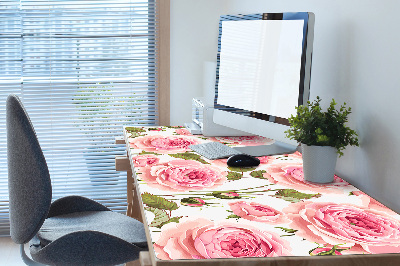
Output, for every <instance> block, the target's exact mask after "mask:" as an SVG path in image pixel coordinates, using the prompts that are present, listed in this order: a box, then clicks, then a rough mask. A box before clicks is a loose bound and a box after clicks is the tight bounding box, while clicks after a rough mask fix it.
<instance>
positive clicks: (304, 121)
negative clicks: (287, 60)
mask: <svg viewBox="0 0 400 266" xmlns="http://www.w3.org/2000/svg"><path fill="white" fill-rule="evenodd" d="M320 102H321V99H320V98H319V97H317V99H316V100H315V101H314V102H308V106H304V105H301V106H299V107H296V110H297V115H296V116H293V115H292V116H291V117H290V118H289V123H290V129H289V130H287V131H285V133H286V136H287V137H288V138H289V139H294V140H296V141H298V142H300V143H303V144H306V145H310V146H311V145H314V146H332V147H335V148H336V149H337V152H338V154H339V156H342V155H343V150H344V149H345V148H346V146H347V145H352V146H358V145H359V144H358V138H357V133H356V132H355V131H354V130H352V129H350V128H349V127H348V126H346V123H347V121H348V118H347V117H348V115H349V114H350V113H351V108H350V107H348V108H347V106H346V103H344V104H343V105H342V106H340V108H339V110H336V108H335V106H336V102H335V100H334V99H332V101H331V103H330V105H329V107H328V109H327V111H326V112H323V111H322V109H321V106H320Z"/></svg>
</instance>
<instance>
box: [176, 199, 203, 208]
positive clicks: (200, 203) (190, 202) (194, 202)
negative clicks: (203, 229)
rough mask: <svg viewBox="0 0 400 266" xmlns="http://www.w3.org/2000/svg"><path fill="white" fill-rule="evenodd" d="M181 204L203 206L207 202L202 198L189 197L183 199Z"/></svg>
mask: <svg viewBox="0 0 400 266" xmlns="http://www.w3.org/2000/svg"><path fill="white" fill-rule="evenodd" d="M181 204H182V205H185V206H189V207H202V206H204V205H205V204H206V202H205V201H204V200H202V199H201V198H193V197H189V198H184V199H181Z"/></svg>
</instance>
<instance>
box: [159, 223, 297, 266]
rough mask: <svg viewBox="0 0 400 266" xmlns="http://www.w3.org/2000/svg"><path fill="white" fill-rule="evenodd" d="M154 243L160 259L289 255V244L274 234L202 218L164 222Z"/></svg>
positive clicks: (246, 226)
mask: <svg viewBox="0 0 400 266" xmlns="http://www.w3.org/2000/svg"><path fill="white" fill-rule="evenodd" d="M153 246H154V249H155V251H156V252H157V253H158V255H157V257H158V258H159V259H162V260H174V259H212V258H238V257H276V256H290V255H291V254H290V253H289V252H290V250H289V243H288V242H287V241H286V240H284V239H282V238H280V237H279V235H277V234H275V233H272V232H265V231H260V230H258V229H256V228H254V227H251V226H248V225H240V224H232V223H227V222H220V223H214V222H212V221H210V220H207V219H204V218H198V219H187V220H186V221H185V220H184V219H181V222H180V223H179V224H169V225H166V226H165V227H163V231H162V232H161V235H160V238H159V240H158V241H156V243H155V244H154V245H153Z"/></svg>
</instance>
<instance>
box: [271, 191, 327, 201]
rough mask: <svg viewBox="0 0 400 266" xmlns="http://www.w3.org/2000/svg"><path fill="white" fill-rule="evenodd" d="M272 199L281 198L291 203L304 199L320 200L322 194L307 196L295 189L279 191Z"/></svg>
mask: <svg viewBox="0 0 400 266" xmlns="http://www.w3.org/2000/svg"><path fill="white" fill-rule="evenodd" d="M271 197H275V198H280V199H283V200H286V201H289V202H299V201H300V200H302V199H311V198H319V197H321V194H319V193H317V194H307V193H302V192H299V191H297V190H295V189H279V190H278V191H277V192H276V193H275V195H272V196H271Z"/></svg>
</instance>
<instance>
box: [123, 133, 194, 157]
mask: <svg viewBox="0 0 400 266" xmlns="http://www.w3.org/2000/svg"><path fill="white" fill-rule="evenodd" d="M199 143H200V141H199V140H197V139H194V138H190V137H186V136H160V135H156V136H154V135H150V136H143V137H137V138H134V139H132V140H130V147H131V148H132V149H142V150H144V151H147V152H155V153H161V154H165V153H179V152H186V151H189V150H190V149H189V148H188V147H189V146H190V145H195V144H199Z"/></svg>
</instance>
